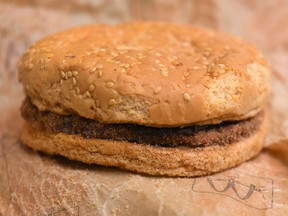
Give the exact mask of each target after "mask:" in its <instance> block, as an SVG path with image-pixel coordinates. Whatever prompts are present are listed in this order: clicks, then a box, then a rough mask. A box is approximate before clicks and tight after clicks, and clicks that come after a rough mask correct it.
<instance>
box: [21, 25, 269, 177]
mask: <svg viewBox="0 0 288 216" xmlns="http://www.w3.org/2000/svg"><path fill="white" fill-rule="evenodd" d="M269 76H270V68H269V65H268V63H267V61H266V60H265V59H264V57H263V55H262V54H261V53H260V51H259V50H258V49H257V48H255V47H254V46H252V45H250V44H247V43H245V42H244V41H242V40H241V39H239V38H237V37H234V36H231V35H229V34H227V33H223V32H216V31H211V30H207V29H202V28H196V27H192V26H189V25H180V24H172V23H155V22H133V23H124V24H117V25H104V24H97V25H90V26H82V27H76V28H72V29H69V30H66V31H64V32H60V33H56V34H54V35H51V36H48V37H46V38H44V39H42V40H40V41H38V42H36V43H35V44H34V45H32V46H31V47H30V48H29V49H28V50H27V51H26V52H25V53H24V55H23V57H22V59H21V60H20V62H19V80H20V82H21V83H22V84H23V86H24V91H25V94H26V99H25V100H24V102H23V104H22V107H21V113H22V116H23V118H24V120H25V121H24V126H23V130H22V135H21V140H22V142H23V143H24V144H25V145H27V146H29V147H31V148H33V149H35V150H37V151H42V152H46V153H48V154H58V155H62V156H65V157H67V158H69V159H71V160H78V161H82V162H85V163H89V164H99V165H104V166H114V167H119V168H122V169H126V170H131V171H135V172H138V173H144V174H150V175H166V176H201V175H207V174H211V173H214V172H218V171H221V170H225V169H228V168H231V167H234V166H236V165H238V164H240V163H242V162H244V161H247V160H249V159H251V158H252V157H254V156H256V155H257V154H258V153H259V152H260V150H261V149H262V145H263V140H264V138H265V134H266V131H267V125H268V113H267V109H266V107H267V106H266V105H267V98H268V95H269Z"/></svg>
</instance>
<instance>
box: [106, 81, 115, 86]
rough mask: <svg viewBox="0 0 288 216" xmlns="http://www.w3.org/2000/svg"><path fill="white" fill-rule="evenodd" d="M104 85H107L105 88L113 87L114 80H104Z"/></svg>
mask: <svg viewBox="0 0 288 216" xmlns="http://www.w3.org/2000/svg"><path fill="white" fill-rule="evenodd" d="M105 86H106V87H107V88H113V86H114V82H111V81H110V82H106V84H105Z"/></svg>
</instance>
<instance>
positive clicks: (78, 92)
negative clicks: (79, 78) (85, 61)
mask: <svg viewBox="0 0 288 216" xmlns="http://www.w3.org/2000/svg"><path fill="white" fill-rule="evenodd" d="M75 93H76V94H77V95H79V94H80V89H79V88H78V87H76V88H75Z"/></svg>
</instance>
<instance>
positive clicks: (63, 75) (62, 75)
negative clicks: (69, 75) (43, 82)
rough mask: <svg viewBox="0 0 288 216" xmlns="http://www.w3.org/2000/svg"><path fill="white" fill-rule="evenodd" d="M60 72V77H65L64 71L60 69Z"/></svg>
mask: <svg viewBox="0 0 288 216" xmlns="http://www.w3.org/2000/svg"><path fill="white" fill-rule="evenodd" d="M60 73H61V77H62V78H63V79H64V78H65V77H66V74H65V72H64V71H61V72H60Z"/></svg>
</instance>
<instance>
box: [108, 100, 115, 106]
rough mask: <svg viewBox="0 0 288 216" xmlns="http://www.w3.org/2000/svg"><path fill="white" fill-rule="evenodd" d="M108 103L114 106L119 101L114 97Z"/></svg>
mask: <svg viewBox="0 0 288 216" xmlns="http://www.w3.org/2000/svg"><path fill="white" fill-rule="evenodd" d="M108 104H109V105H111V106H113V105H116V104H117V101H116V100H115V99H114V98H112V99H110V100H109V102H108Z"/></svg>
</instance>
